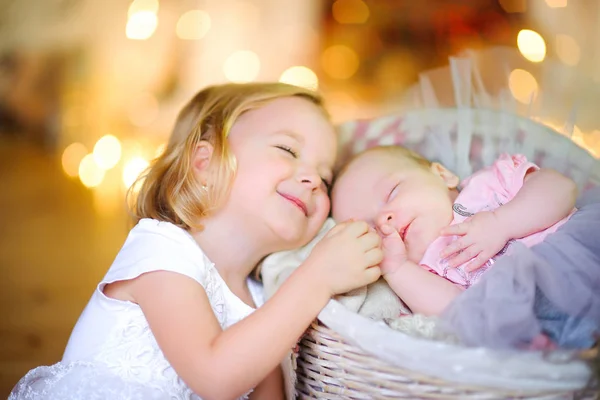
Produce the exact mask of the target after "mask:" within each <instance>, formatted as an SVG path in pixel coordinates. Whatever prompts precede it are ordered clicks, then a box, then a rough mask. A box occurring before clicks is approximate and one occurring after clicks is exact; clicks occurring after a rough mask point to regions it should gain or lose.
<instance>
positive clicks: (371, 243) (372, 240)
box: [359, 230, 381, 252]
mask: <svg viewBox="0 0 600 400" xmlns="http://www.w3.org/2000/svg"><path fill="white" fill-rule="evenodd" d="M359 240H360V243H361V248H362V249H363V250H364V251H365V252H366V251H369V250H371V249H374V248H379V247H381V237H380V236H379V235H378V234H377V233H376V232H375V230H371V231H369V232H368V233H366V234H364V235H362V236H361V237H360V238H359Z"/></svg>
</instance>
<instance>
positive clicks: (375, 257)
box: [365, 247, 383, 267]
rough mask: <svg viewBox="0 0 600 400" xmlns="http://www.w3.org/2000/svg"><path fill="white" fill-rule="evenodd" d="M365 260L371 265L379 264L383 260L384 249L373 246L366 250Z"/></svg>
mask: <svg viewBox="0 0 600 400" xmlns="http://www.w3.org/2000/svg"><path fill="white" fill-rule="evenodd" d="M365 260H366V262H367V265H368V266H369V267H372V266H373V265H379V264H380V263H381V262H382V261H383V251H382V250H381V249H380V248H379V247H376V248H373V249H371V250H369V251H367V252H365Z"/></svg>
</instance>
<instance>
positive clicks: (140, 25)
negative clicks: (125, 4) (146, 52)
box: [125, 11, 158, 40]
mask: <svg viewBox="0 0 600 400" xmlns="http://www.w3.org/2000/svg"><path fill="white" fill-rule="evenodd" d="M157 26H158V17H157V16H156V14H155V13H153V12H152V11H138V12H135V13H133V14H132V15H131V16H130V17H129V19H128V20H127V26H126V28H125V35H126V36H127V38H128V39H132V40H146V39H148V38H150V37H151V36H152V35H153V34H154V31H156V27H157Z"/></svg>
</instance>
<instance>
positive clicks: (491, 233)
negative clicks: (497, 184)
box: [440, 211, 511, 272]
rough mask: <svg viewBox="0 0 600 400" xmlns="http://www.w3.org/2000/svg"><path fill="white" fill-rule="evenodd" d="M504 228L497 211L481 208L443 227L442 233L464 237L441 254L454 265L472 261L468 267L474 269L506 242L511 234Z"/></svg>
mask: <svg viewBox="0 0 600 400" xmlns="http://www.w3.org/2000/svg"><path fill="white" fill-rule="evenodd" d="M505 232H506V231H505V229H504V228H503V227H502V224H501V223H500V221H498V218H497V217H496V214H494V213H493V212H491V211H482V212H480V213H477V214H475V215H473V216H472V217H470V218H468V219H467V220H466V221H465V222H463V223H460V224H456V225H450V226H448V227H446V228H444V229H443V230H442V232H441V233H440V234H441V235H442V236H451V235H457V236H462V237H461V238H459V239H457V240H455V241H454V242H452V243H451V244H450V245H449V246H448V247H446V248H445V249H444V250H442V252H441V253H440V257H442V258H448V265H449V266H450V267H453V268H454V267H458V266H459V265H461V264H464V263H466V262H467V261H470V262H469V264H468V265H467V266H466V268H465V270H466V272H471V271H475V270H476V269H479V268H480V267H482V266H483V265H484V264H485V263H486V262H487V261H488V260H489V259H490V258H492V257H494V256H495V255H496V254H498V252H499V251H500V250H502V249H503V248H504V246H506V243H507V242H508V241H509V240H510V239H511V238H510V237H508V235H507V234H506V233H505Z"/></svg>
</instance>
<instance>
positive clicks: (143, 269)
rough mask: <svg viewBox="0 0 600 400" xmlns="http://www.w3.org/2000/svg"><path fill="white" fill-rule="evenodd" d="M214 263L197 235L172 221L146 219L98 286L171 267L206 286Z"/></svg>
mask: <svg viewBox="0 0 600 400" xmlns="http://www.w3.org/2000/svg"><path fill="white" fill-rule="evenodd" d="M210 268H214V266H213V264H212V263H211V262H210V260H209V259H208V258H207V257H206V255H205V254H204V252H203V251H202V250H201V249H200V247H199V246H198V245H197V243H196V242H195V241H194V240H193V238H192V237H191V236H190V235H189V234H188V233H187V232H185V231H184V230H183V229H181V228H179V227H177V226H175V225H173V224H170V223H168V222H159V221H156V220H151V219H143V220H141V221H140V222H139V223H138V225H136V226H135V227H134V228H133V229H132V230H131V232H130V233H129V236H128V237H127V240H126V241H125V244H124V245H123V247H122V248H121V250H120V251H119V254H118V255H117V257H116V259H115V261H114V262H113V264H112V266H111V267H110V269H109V270H108V272H107V274H106V276H105V277H104V279H102V281H101V282H100V284H99V285H98V289H99V290H100V291H102V290H103V288H104V286H105V285H106V284H109V283H113V282H117V281H122V280H129V279H134V278H137V277H138V276H140V275H142V274H144V273H147V272H152V271H171V272H176V273H179V274H182V275H185V276H187V277H190V278H192V279H193V280H195V281H196V282H198V283H199V284H200V285H202V286H203V287H204V288H205V289H206V283H207V279H208V274H209V269H210Z"/></svg>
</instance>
